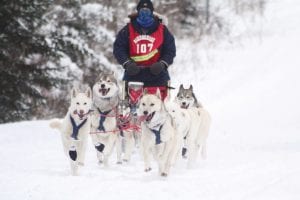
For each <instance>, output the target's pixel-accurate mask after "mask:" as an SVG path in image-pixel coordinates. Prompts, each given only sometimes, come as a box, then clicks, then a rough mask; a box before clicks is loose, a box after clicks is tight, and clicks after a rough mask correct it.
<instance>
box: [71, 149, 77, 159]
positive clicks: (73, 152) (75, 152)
mask: <svg viewBox="0 0 300 200" xmlns="http://www.w3.org/2000/svg"><path fill="white" fill-rule="evenodd" d="M69 156H70V158H71V160H73V161H76V159H77V151H76V150H70V151H69Z"/></svg>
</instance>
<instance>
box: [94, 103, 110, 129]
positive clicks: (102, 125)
mask: <svg viewBox="0 0 300 200" xmlns="http://www.w3.org/2000/svg"><path fill="white" fill-rule="evenodd" d="M97 109H98V112H99V113H100V120H99V127H98V130H99V131H103V132H105V128H104V121H105V119H106V116H107V115H108V113H110V112H111V111H112V110H108V111H106V112H101V110H100V109H99V108H97Z"/></svg>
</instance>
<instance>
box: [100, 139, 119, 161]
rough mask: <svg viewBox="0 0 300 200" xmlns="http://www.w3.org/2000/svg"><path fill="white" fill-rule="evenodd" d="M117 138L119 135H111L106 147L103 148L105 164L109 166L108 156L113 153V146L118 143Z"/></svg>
mask: <svg viewBox="0 0 300 200" xmlns="http://www.w3.org/2000/svg"><path fill="white" fill-rule="evenodd" d="M116 140H117V135H109V136H108V140H107V143H106V145H105V148H104V150H103V155H104V159H103V164H104V166H108V158H109V156H110V155H111V153H112V150H113V147H114V145H115V143H116Z"/></svg>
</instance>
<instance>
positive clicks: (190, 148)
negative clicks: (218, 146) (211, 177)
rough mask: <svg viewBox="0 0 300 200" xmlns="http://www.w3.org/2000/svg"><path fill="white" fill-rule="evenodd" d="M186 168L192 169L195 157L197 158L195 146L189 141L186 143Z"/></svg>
mask: <svg viewBox="0 0 300 200" xmlns="http://www.w3.org/2000/svg"><path fill="white" fill-rule="evenodd" d="M188 151H189V152H188V164H187V166H188V168H192V167H193V166H194V164H195V162H196V156H197V152H196V151H197V145H196V144H195V142H194V141H193V140H191V139H189V141H188Z"/></svg>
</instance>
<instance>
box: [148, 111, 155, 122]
mask: <svg viewBox="0 0 300 200" xmlns="http://www.w3.org/2000/svg"><path fill="white" fill-rule="evenodd" d="M154 113H155V112H153V113H151V114H150V115H147V117H146V121H148V122H149V121H151V119H152V118H153V116H154Z"/></svg>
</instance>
